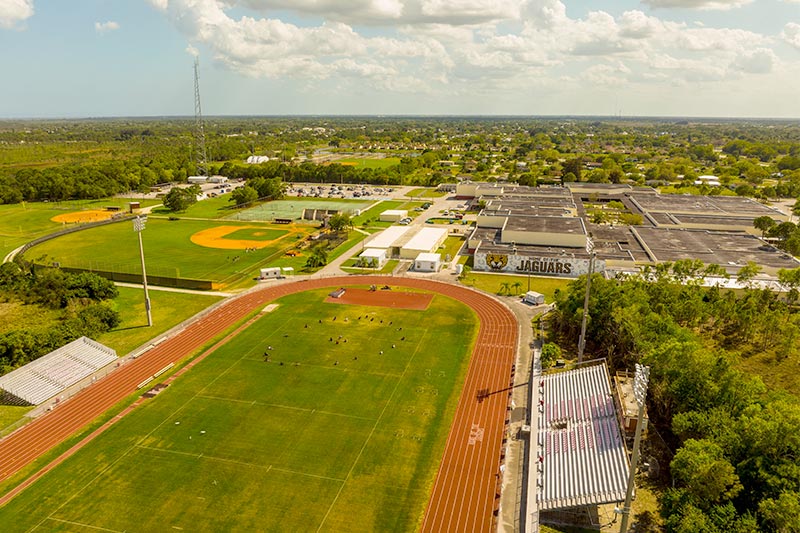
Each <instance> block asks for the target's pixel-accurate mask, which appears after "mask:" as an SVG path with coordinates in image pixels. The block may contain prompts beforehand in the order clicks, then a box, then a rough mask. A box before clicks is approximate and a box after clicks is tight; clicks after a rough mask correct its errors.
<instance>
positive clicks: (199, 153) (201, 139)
mask: <svg viewBox="0 0 800 533" xmlns="http://www.w3.org/2000/svg"><path fill="white" fill-rule="evenodd" d="M199 67H200V58H198V57H197V56H195V58H194V136H195V139H194V150H195V154H194V156H195V159H196V163H197V175H198V176H206V177H208V163H207V161H206V132H205V129H204V128H203V111H202V109H201V108H200V76H199V75H198V73H197V72H198V69H199Z"/></svg>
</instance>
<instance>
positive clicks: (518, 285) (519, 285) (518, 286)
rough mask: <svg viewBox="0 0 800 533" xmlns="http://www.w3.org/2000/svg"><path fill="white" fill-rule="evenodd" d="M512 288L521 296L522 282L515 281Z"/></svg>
mask: <svg viewBox="0 0 800 533" xmlns="http://www.w3.org/2000/svg"><path fill="white" fill-rule="evenodd" d="M511 287H513V288H514V294H519V291H520V289H521V288H522V282H521V281H515V282H514V283H512V284H511Z"/></svg>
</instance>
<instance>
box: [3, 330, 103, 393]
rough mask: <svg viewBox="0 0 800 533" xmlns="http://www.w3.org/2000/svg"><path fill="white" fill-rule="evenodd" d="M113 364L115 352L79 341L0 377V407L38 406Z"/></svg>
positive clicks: (84, 339)
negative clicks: (3, 404) (5, 405)
mask: <svg viewBox="0 0 800 533" xmlns="http://www.w3.org/2000/svg"><path fill="white" fill-rule="evenodd" d="M116 360H117V352H115V351H114V350H112V349H111V348H108V347H107V346H104V345H102V344H100V343H99V342H96V341H93V340H92V339H90V338H88V337H81V338H79V339H77V340H74V341H72V342H71V343H69V344H66V345H64V346H62V347H61V348H58V349H56V350H54V351H52V352H50V353H49V354H47V355H44V356H42V357H40V358H38V359H36V360H35V361H32V362H30V363H28V364H27V365H25V366H23V367H21V368H18V369H16V370H14V371H13V372H9V373H8V374H6V375H5V376H3V377H0V390H2V393H3V394H2V396H3V403H10V404H14V405H40V404H42V403H44V402H46V401H47V400H49V399H50V398H52V397H54V396H57V395H59V394H60V393H61V392H63V391H64V390H66V389H67V388H68V387H71V386H72V385H75V384H76V383H79V382H80V381H82V380H83V379H86V378H88V377H89V376H91V375H92V374H94V373H95V372H97V371H98V370H100V369H101V368H103V367H104V366H106V365H108V364H110V363H113V362H114V361H116Z"/></svg>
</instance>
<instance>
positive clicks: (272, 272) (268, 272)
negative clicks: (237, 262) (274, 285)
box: [258, 267, 281, 279]
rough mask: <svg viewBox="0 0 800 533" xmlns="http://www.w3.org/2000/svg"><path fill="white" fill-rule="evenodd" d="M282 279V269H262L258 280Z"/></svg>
mask: <svg viewBox="0 0 800 533" xmlns="http://www.w3.org/2000/svg"><path fill="white" fill-rule="evenodd" d="M280 277H281V269H280V267H271V268H262V269H261V275H260V276H259V277H258V279H278V278H280Z"/></svg>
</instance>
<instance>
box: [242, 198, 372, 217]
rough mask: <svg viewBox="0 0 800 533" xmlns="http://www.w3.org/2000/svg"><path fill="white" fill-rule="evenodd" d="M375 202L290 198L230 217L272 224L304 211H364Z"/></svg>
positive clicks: (296, 215) (297, 215)
mask: <svg viewBox="0 0 800 533" xmlns="http://www.w3.org/2000/svg"><path fill="white" fill-rule="evenodd" d="M374 203H375V202H374V201H370V200H367V201H364V200H345V199H327V198H290V199H287V200H275V201H272V202H265V203H263V204H260V205H257V206H255V207H251V208H250V209H245V210H243V211H239V212H237V213H235V214H233V215H230V216H228V217H227V218H228V219H230V220H262V221H268V222H271V221H273V220H275V219H276V218H284V219H291V220H295V219H298V218H300V216H301V215H302V214H303V209H333V210H337V211H342V212H345V213H354V212H355V211H356V210H359V211H360V210H364V209H366V208H367V207H369V206H370V205H372V204H374Z"/></svg>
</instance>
